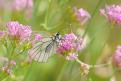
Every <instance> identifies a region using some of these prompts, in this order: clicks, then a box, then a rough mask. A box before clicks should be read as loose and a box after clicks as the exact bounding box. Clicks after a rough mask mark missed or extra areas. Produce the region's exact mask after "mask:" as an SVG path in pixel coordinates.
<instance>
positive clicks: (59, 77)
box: [56, 62, 68, 81]
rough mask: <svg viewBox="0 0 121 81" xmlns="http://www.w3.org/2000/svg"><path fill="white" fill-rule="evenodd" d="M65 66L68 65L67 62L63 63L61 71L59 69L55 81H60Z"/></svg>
mask: <svg viewBox="0 0 121 81" xmlns="http://www.w3.org/2000/svg"><path fill="white" fill-rule="evenodd" d="M67 64H68V62H65V63H64V65H63V66H62V69H61V71H60V73H59V75H58V77H57V80H56V81H61V77H62V75H63V73H64V71H65V68H66V66H67Z"/></svg>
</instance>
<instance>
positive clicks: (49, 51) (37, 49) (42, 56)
mask: <svg viewBox="0 0 121 81" xmlns="http://www.w3.org/2000/svg"><path fill="white" fill-rule="evenodd" d="M60 41H61V35H60V33H59V32H58V33H56V34H55V35H54V36H51V37H45V38H43V39H42V40H41V41H39V42H36V43H35V44H34V46H33V47H32V48H31V49H30V50H29V56H30V58H32V59H33V60H35V61H38V62H47V61H48V59H49V57H51V56H52V55H53V54H55V52H56V49H57V47H58V45H59V42H60Z"/></svg>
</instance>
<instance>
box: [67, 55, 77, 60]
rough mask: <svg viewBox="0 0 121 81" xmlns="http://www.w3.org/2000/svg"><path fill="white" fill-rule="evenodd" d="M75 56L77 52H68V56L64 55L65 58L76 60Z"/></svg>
mask: <svg viewBox="0 0 121 81" xmlns="http://www.w3.org/2000/svg"><path fill="white" fill-rule="evenodd" d="M77 58H78V55H77V54H69V55H68V56H66V60H76V59H77Z"/></svg>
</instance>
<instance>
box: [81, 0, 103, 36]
mask: <svg viewBox="0 0 121 81" xmlns="http://www.w3.org/2000/svg"><path fill="white" fill-rule="evenodd" d="M102 1H103V0H99V2H98V3H97V5H96V7H95V10H94V11H93V13H92V15H91V20H90V22H89V24H88V26H87V27H86V29H85V32H84V34H83V36H82V37H83V38H84V37H85V35H86V34H87V32H88V30H89V28H90V24H91V22H92V19H93V18H94V16H95V14H96V12H97V10H98V9H99V6H100V4H101V2H102Z"/></svg>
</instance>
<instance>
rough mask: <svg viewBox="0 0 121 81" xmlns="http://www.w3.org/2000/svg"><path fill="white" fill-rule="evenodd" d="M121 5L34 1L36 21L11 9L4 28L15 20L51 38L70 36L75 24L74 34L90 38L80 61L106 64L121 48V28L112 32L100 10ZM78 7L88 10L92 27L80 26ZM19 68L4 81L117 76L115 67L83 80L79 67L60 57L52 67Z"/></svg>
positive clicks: (0, 15)
mask: <svg viewBox="0 0 121 81" xmlns="http://www.w3.org/2000/svg"><path fill="white" fill-rule="evenodd" d="M120 3H121V0H34V7H33V13H32V18H27V17H26V16H25V15H24V11H22V12H12V11H11V10H10V9H9V8H4V9H2V8H1V10H0V23H1V27H0V28H1V29H5V25H4V23H6V22H8V21H10V20H15V21H19V22H20V23H22V24H28V25H30V26H32V29H33V30H34V31H38V32H42V31H44V32H48V33H49V34H54V33H56V32H58V31H59V32H60V33H61V34H62V35H63V34H66V33H69V32H70V25H69V24H71V30H72V31H73V32H74V33H79V34H80V33H81V34H82V33H83V32H82V31H85V30H86V31H87V33H86V36H88V38H89V43H88V45H87V46H86V48H85V49H84V50H82V51H81V52H80V53H79V59H80V60H82V61H83V62H85V63H87V64H92V65H93V64H104V63H107V62H111V59H110V58H111V55H112V54H113V53H114V51H115V49H116V46H117V45H119V44H121V28H120V27H113V28H111V25H110V24H109V23H108V22H107V20H106V19H105V18H104V17H102V16H100V14H99V9H101V8H104V7H105V5H111V4H120ZM74 7H77V8H84V9H86V10H87V11H88V12H89V13H90V14H91V19H90V20H89V22H88V23H86V24H85V25H83V26H82V25H80V23H79V22H78V21H77V20H76V18H75V16H74V11H73V8H74ZM77 30H78V31H77ZM1 55H2V54H1ZM25 55H27V54H25ZM23 56H24V55H23ZM16 68H17V69H15V70H14V73H15V77H13V78H10V77H7V78H6V79H5V80H3V81H111V78H112V77H114V74H115V75H117V73H113V70H112V66H105V67H101V68H96V69H95V68H94V69H91V70H90V72H89V74H88V75H87V76H81V71H80V66H79V64H78V63H76V62H74V61H69V62H68V61H66V60H65V59H64V58H63V57H62V56H58V55H55V56H53V57H52V58H50V59H49V61H48V63H38V62H33V63H32V64H30V65H26V64H25V65H24V64H22V65H21V66H16ZM18 68H19V69H18ZM118 74H119V75H120V73H118ZM116 78H119V77H117V76H116ZM117 81H118V80H117ZM119 81H121V79H119Z"/></svg>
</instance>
